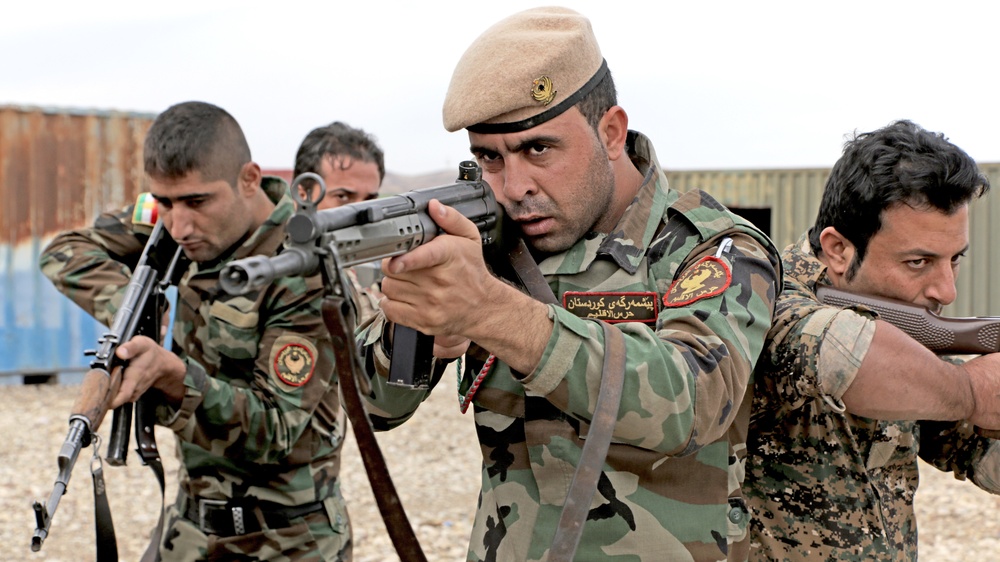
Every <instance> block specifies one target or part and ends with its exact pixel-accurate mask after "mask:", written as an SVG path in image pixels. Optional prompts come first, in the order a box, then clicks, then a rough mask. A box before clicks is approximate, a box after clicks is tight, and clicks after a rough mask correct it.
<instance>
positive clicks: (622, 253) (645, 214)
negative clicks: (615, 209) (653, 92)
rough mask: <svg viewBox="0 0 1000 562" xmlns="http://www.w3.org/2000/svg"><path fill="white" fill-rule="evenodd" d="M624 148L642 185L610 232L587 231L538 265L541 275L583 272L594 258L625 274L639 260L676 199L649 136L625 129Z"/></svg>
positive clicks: (637, 263)
mask: <svg viewBox="0 0 1000 562" xmlns="http://www.w3.org/2000/svg"><path fill="white" fill-rule="evenodd" d="M627 149H628V154H629V157H630V158H631V160H632V162H633V163H634V164H635V165H636V167H637V168H639V171H640V172H643V174H644V176H645V177H644V179H643V183H642V186H641V187H640V188H639V191H638V192H637V193H636V195H635V198H634V199H633V200H632V203H631V204H629V206H628V208H627V209H625V213H624V214H623V215H622V218H621V219H619V221H618V224H617V225H615V227H614V228H613V229H612V230H611V232H609V233H607V234H604V233H591V234H589V235H587V236H585V237H583V238H581V239H580V240H578V241H577V242H576V244H574V245H573V246H572V247H571V248H570V249H568V250H566V251H565V252H562V253H559V254H556V255H553V256H549V257H547V258H545V259H544V260H542V262H541V263H540V264H538V266H539V268H540V269H541V270H542V273H543V274H545V275H572V274H575V273H580V272H582V271H585V270H586V269H587V268H588V267H590V264H591V263H593V262H594V260H596V259H597V258H599V257H600V258H602V259H610V260H612V261H614V262H615V263H616V264H618V267H620V268H621V269H623V270H625V271H627V272H628V273H629V274H632V273H635V272H636V270H637V269H638V268H639V264H640V263H642V258H643V256H645V255H646V249H647V248H649V244H650V242H651V241H652V240H653V236H654V235H655V234H656V230H657V228H658V226H659V224H660V218H661V217H662V216H663V213H664V209H666V207H667V206H668V205H669V204H670V203H672V202H673V200H675V199H677V196H678V195H677V194H676V193H675V192H673V191H672V190H670V189H669V187H668V186H667V176H666V175H665V174H664V173H663V171H662V170H661V168H660V164H659V162H658V161H657V159H656V152H655V151H654V150H653V145H652V143H651V142H650V140H649V138H648V137H646V136H645V135H643V134H642V133H640V132H638V131H629V137H628V143H627Z"/></svg>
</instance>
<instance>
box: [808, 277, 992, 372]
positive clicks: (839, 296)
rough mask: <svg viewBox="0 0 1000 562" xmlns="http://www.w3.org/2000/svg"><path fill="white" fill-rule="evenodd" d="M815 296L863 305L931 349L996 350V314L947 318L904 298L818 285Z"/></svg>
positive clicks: (830, 302)
mask: <svg viewBox="0 0 1000 562" xmlns="http://www.w3.org/2000/svg"><path fill="white" fill-rule="evenodd" d="M816 296H817V298H819V301H820V302H822V303H823V304H828V305H833V306H842V307H848V306H855V305H859V304H860V305H864V306H866V307H868V308H870V309H872V310H874V311H875V312H877V313H878V315H879V318H881V319H883V320H885V321H886V322H888V323H890V324H892V325H893V326H895V327H897V328H899V329H900V330H902V331H903V332H905V333H906V334H907V335H908V336H910V337H911V338H913V339H914V340H916V341H917V342H918V343H920V344H922V345H923V346H924V347H926V348H927V349H930V350H931V351H933V352H934V353H937V354H942V355H949V354H977V355H981V354H985V353H995V352H997V351H1000V317H987V316H984V317H966V318H949V317H945V316H939V315H938V314H936V313H934V312H931V311H930V310H928V309H927V308H925V307H923V306H921V305H917V304H913V303H910V302H906V301H901V300H896V299H890V298H886V297H873V296H869V295H861V294H858V293H854V292H851V291H845V290H843V289H835V288H833V287H830V286H828V285H818V286H817V287H816Z"/></svg>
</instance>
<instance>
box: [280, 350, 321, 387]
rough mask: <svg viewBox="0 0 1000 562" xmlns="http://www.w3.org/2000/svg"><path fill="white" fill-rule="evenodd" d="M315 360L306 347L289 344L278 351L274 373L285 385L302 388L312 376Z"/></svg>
mask: <svg viewBox="0 0 1000 562" xmlns="http://www.w3.org/2000/svg"><path fill="white" fill-rule="evenodd" d="M315 366H316V359H315V358H314V357H313V355H312V352H311V351H310V350H309V348H307V347H306V346H304V345H302V344H298V343H290V344H287V345H285V347H282V348H281V350H280V351H278V355H277V356H276V357H275V358H274V373H275V374H276V375H278V378H279V379H281V381H282V382H284V383H285V384H289V385H291V386H302V385H304V384H306V383H307V382H308V381H309V379H310V378H312V375H313V368H314V367H315Z"/></svg>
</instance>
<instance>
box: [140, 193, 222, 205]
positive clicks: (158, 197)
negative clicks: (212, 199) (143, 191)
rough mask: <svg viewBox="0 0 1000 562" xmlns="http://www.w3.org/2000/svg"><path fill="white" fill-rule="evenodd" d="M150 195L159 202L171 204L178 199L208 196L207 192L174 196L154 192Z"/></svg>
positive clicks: (186, 199) (184, 199)
mask: <svg viewBox="0 0 1000 562" xmlns="http://www.w3.org/2000/svg"><path fill="white" fill-rule="evenodd" d="M150 195H152V196H153V199H155V200H156V201H157V202H159V203H163V204H164V205H170V204H172V203H174V202H178V201H190V200H192V199H204V198H207V197H208V194H207V193H189V194H187V195H181V196H180V197H174V198H170V197H163V196H162V195H155V194H152V193H151V194H150Z"/></svg>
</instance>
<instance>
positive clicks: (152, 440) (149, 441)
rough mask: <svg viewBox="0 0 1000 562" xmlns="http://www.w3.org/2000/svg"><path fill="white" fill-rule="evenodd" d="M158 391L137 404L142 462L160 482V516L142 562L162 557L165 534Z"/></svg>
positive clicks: (137, 445)
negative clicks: (157, 413) (154, 429)
mask: <svg viewBox="0 0 1000 562" xmlns="http://www.w3.org/2000/svg"><path fill="white" fill-rule="evenodd" d="M156 394H158V393H154V392H152V391H147V392H146V393H145V394H143V395H142V397H140V398H139V401H138V402H136V404H135V442H136V449H137V450H138V452H139V458H140V459H142V463H143V464H145V465H148V466H149V468H150V470H152V471H153V474H155V475H156V481H157V482H159V483H160V518H159V520H158V521H157V522H156V527H155V528H154V529H153V533H152V534H151V535H150V538H149V546H147V547H146V552H144V553H143V555H142V558H141V559H140V561H141V562H155V561H158V560H159V559H160V536H161V535H162V534H163V510H164V508H165V507H166V505H165V504H166V497H165V496H166V482H165V481H164V474H163V463H162V462H161V461H160V451H159V449H158V448H157V447H156V434H155V433H153V428H154V427H155V426H156V398H158V397H156V398H154V396H156Z"/></svg>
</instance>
